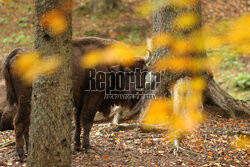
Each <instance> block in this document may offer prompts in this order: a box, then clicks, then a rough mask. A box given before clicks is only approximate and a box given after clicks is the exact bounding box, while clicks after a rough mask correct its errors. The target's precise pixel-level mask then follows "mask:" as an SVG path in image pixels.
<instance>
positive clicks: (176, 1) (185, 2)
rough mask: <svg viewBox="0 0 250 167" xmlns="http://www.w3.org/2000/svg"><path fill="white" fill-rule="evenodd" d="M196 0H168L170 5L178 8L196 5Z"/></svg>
mask: <svg viewBox="0 0 250 167" xmlns="http://www.w3.org/2000/svg"><path fill="white" fill-rule="evenodd" d="M197 2H198V0H170V5H172V6H175V7H179V8H184V7H188V6H193V5H196V4H197Z"/></svg>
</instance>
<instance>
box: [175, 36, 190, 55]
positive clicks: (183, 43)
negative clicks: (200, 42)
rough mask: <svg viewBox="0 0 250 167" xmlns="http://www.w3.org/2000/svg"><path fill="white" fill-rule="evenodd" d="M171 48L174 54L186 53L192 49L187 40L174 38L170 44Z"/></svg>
mask: <svg viewBox="0 0 250 167" xmlns="http://www.w3.org/2000/svg"><path fill="white" fill-rule="evenodd" d="M172 50H173V54H175V55H180V54H186V53H187V52H190V51H192V45H191V43H190V41H188V40H184V39H178V40H177V39H176V40H175V41H174V42H173V44H172Z"/></svg>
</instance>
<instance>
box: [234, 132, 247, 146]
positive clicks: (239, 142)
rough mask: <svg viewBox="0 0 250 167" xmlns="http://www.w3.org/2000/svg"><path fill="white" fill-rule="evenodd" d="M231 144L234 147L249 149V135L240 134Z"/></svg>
mask: <svg viewBox="0 0 250 167" xmlns="http://www.w3.org/2000/svg"><path fill="white" fill-rule="evenodd" d="M233 144H234V146H235V147H237V148H240V149H249V148H250V137H249V136H247V135H240V136H239V137H237V138H236V139H235V140H234V142H233Z"/></svg>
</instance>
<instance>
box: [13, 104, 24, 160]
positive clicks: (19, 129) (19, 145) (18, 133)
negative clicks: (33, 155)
mask: <svg viewBox="0 0 250 167" xmlns="http://www.w3.org/2000/svg"><path fill="white" fill-rule="evenodd" d="M14 126H15V139H16V153H17V155H18V156H19V158H20V160H23V159H24V158H25V154H24V150H23V146H24V124H23V120H22V116H21V112H20V107H19V108H18V112H17V114H16V116H15V120H14Z"/></svg>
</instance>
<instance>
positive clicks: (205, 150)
mask: <svg viewBox="0 0 250 167" xmlns="http://www.w3.org/2000/svg"><path fill="white" fill-rule="evenodd" d="M143 2H145V1H144V0H122V1H121V4H119V6H118V7H116V8H115V9H112V10H109V11H107V12H105V13H102V14H97V13H92V12H91V9H90V1H88V0H75V1H74V2H73V3H74V6H73V39H77V38H80V37H86V36H97V37H104V38H112V39H116V40H118V41H122V42H125V43H128V44H130V45H140V44H141V43H145V42H146V38H147V37H151V36H152V19H151V17H149V16H147V17H143V16H141V15H140V14H138V12H137V7H138V6H139V5H140V4H141V3H143ZM201 2H202V19H203V24H204V25H219V26H218V29H216V30H215V31H216V32H217V33H218V34H220V33H222V32H223V30H224V29H223V27H224V28H226V27H227V26H229V24H228V23H227V22H226V20H230V19H234V18H237V17H239V16H241V15H243V14H245V13H247V12H249V11H250V1H249V0H202V1H201ZM0 6H1V7H0V9H1V10H0V27H1V31H0V43H1V46H0V62H1V59H2V58H3V57H4V56H6V55H7V54H8V53H9V52H10V51H11V50H13V49H14V48H17V47H24V46H32V45H33V43H34V37H33V34H34V30H33V29H34V27H33V26H34V24H33V19H34V4H33V0H19V1H17V0H13V1H10V2H8V3H3V2H1V0H0ZM213 51H214V50H209V51H208V56H209V54H211V53H213ZM216 51H219V53H220V56H222V63H221V64H220V66H219V67H218V68H217V69H216V70H215V71H213V73H214V78H215V80H216V81H217V83H218V84H220V86H221V87H222V88H223V89H224V90H226V91H227V92H228V93H229V94H230V95H232V96H233V97H235V98H236V99H242V100H246V101H249V100H250V63H249V61H250V60H249V55H246V54H239V53H236V52H234V51H232V50H230V48H228V47H221V48H217V50H216ZM1 78H2V76H0V79H1ZM3 98H5V97H0V99H3ZM0 107H1V106H0ZM207 118H208V119H207V121H206V123H205V124H204V125H202V126H201V128H200V129H199V132H197V133H196V134H190V135H187V136H186V137H185V138H184V139H183V140H182V141H181V144H182V145H183V146H184V147H185V148H186V149H187V150H192V153H187V152H186V153H185V152H183V153H180V154H179V155H177V156H176V155H174V154H173V153H171V147H169V146H168V143H166V142H165V139H164V138H163V136H164V134H162V133H138V131H139V130H138V131H137V130H131V131H123V130H120V131H117V132H113V131H112V130H111V129H110V128H108V125H107V124H97V125H94V127H93V130H92V133H91V137H92V143H93V145H94V146H95V147H96V149H97V150H98V151H97V153H96V154H83V153H76V154H74V155H73V161H72V166H119V165H121V166H140V165H142V166H166V165H170V166H186V165H190V166H213V165H216V166H225V165H228V166H229V165H231V166H247V164H248V162H247V161H248V160H249V157H248V155H249V153H250V152H249V147H247V148H248V149H243V150H242V149H236V148H234V146H233V145H234V144H235V137H234V136H233V135H231V134H228V133H227V132H228V131H238V130H241V131H244V130H249V121H248V120H232V119H226V118H223V117H221V116H220V115H219V116H218V115H217V114H216V115H214V114H211V113H208V114H207ZM130 123H133V121H131V122H130ZM13 138H14V133H13V131H5V132H0V144H1V143H6V141H11V140H13ZM104 139H105V140H104ZM248 142H249V141H248ZM248 144H249V143H248ZM14 154H15V151H14V146H13V145H8V146H1V148H0V166H14V165H17V166H19V165H23V166H25V163H24V164H20V162H18V161H16V158H15V156H14Z"/></svg>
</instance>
